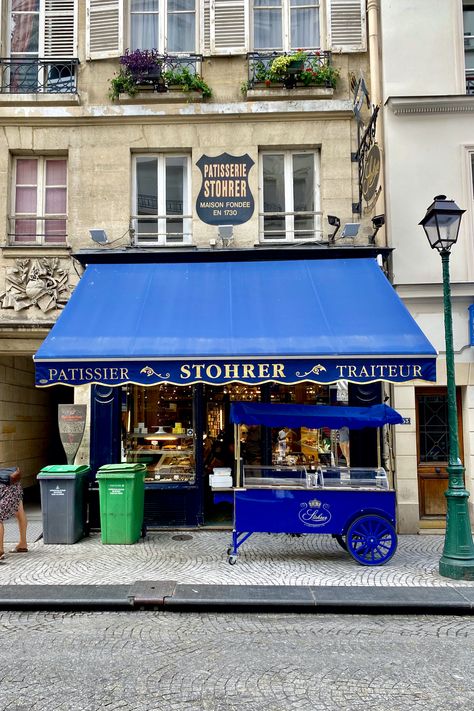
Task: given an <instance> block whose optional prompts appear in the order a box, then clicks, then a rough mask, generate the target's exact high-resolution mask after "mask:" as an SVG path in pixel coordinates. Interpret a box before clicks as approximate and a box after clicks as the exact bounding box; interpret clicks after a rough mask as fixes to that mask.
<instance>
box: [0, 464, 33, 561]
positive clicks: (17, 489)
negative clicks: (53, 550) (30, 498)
mask: <svg viewBox="0 0 474 711" xmlns="http://www.w3.org/2000/svg"><path fill="white" fill-rule="evenodd" d="M1 473H3V474H5V475H6V476H5V478H4V477H0V562H1V563H3V562H5V550H4V537H5V527H4V525H3V524H4V521H7V520H8V519H9V518H12V517H13V516H15V517H16V519H17V521H18V528H19V531H20V540H19V542H18V545H17V546H15V548H14V549H13V550H12V551H11V552H12V553H27V552H28V544H27V542H26V529H27V526H28V521H27V519H26V514H25V510H24V508H23V489H22V487H21V483H20V480H21V473H20V470H19V469H18V467H17V468H16V469H4V470H3V472H0V474H1ZM8 475H9V476H8ZM2 479H3V480H7V481H8V479H9V481H10V483H3V482H2Z"/></svg>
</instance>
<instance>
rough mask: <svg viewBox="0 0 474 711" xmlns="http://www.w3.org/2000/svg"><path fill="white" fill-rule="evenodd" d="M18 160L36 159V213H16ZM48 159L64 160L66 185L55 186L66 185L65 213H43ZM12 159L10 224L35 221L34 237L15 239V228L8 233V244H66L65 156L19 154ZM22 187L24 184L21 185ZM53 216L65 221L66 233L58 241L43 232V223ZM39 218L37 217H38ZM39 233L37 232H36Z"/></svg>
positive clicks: (67, 195) (67, 197) (67, 194)
mask: <svg viewBox="0 0 474 711" xmlns="http://www.w3.org/2000/svg"><path fill="white" fill-rule="evenodd" d="M19 160H36V161H37V166H36V178H37V183H36V186H35V187H36V213H35V214H34V215H33V214H32V213H29V212H28V213H17V212H16V187H17V166H18V161H19ZM48 160H64V161H66V185H65V186H63V185H58V186H56V187H66V214H65V215H62V214H58V213H48V214H46V213H45V207H46V162H47V161H48ZM13 161H14V166H13V171H12V173H13V175H12V194H11V206H12V211H11V217H12V218H13V219H12V223H11V224H12V225H15V227H16V220H17V219H18V220H28V219H35V221H36V239H31V240H29V241H28V242H27V241H25V240H17V239H16V234H15V232H16V229H15V230H14V231H13V232H11V233H10V234H9V244H10V245H15V246H16V245H25V246H27V245H33V244H38V245H41V246H46V247H49V246H54V245H65V244H67V239H68V235H67V228H68V199H69V190H68V181H67V179H68V170H67V156H65V155H58V156H54V155H45V156H37V155H36V156H29V155H21V156H14V157H13ZM22 187H24V186H22ZM48 187H49V188H51V187H54V186H52V185H48ZM54 217H58V218H59V219H64V221H65V222H66V235H65V236H64V239H60V240H58V241H56V242H55V241H53V240H52V239H49V240H46V234H45V226H44V223H45V222H46V220H48V219H52V218H54ZM38 218H39V219H38ZM38 233H39V234H38Z"/></svg>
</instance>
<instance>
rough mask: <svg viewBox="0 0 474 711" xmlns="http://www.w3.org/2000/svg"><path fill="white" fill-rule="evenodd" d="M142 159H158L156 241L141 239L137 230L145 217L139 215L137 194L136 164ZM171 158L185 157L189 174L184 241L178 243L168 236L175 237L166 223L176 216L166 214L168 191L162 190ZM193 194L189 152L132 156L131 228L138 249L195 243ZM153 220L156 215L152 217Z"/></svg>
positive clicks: (184, 192)
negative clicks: (167, 228)
mask: <svg viewBox="0 0 474 711" xmlns="http://www.w3.org/2000/svg"><path fill="white" fill-rule="evenodd" d="M140 158H156V159H157V215H156V220H157V230H158V233H157V236H156V239H153V240H151V239H150V240H146V239H143V238H142V239H140V233H139V230H138V224H139V219H140V218H141V217H142V218H143V217H144V216H143V215H139V214H138V209H137V201H138V191H137V164H138V159H140ZM168 158H184V159H185V160H186V163H185V167H186V175H185V178H184V181H183V182H184V184H183V214H182V219H183V232H182V241H181V242H177V241H176V240H173V239H169V238H168V237H169V236H171V237H172V236H173V234H175V233H172V232H171V233H168V232H167V231H166V221H167V220H168V219H173V218H176V217H177V216H176V215H172V214H167V213H166V190H162V189H161V187H162V186H163V185H164V186H165V188H166V160H167V159H168ZM191 200H192V194H191V155H190V153H184V152H176V151H172V152H171V151H170V152H167V151H161V152H152V153H135V154H134V155H133V156H132V211H131V218H130V224H131V225H132V229H133V230H134V232H133V235H134V237H133V241H134V244H135V245H136V246H140V247H188V246H189V245H191V244H192V243H193V214H192V205H191ZM150 217H151V218H154V217H155V215H153V216H151V215H150Z"/></svg>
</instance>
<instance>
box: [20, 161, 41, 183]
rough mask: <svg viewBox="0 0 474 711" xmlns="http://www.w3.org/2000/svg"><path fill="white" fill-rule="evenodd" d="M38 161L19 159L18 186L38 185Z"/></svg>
mask: <svg viewBox="0 0 474 711" xmlns="http://www.w3.org/2000/svg"><path fill="white" fill-rule="evenodd" d="M37 165H38V161H37V160H35V159H29V158H25V159H19V160H17V162H16V184H17V185H36V170H37Z"/></svg>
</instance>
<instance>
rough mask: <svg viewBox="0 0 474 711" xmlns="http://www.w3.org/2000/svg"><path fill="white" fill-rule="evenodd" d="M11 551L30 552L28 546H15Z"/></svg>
mask: <svg viewBox="0 0 474 711" xmlns="http://www.w3.org/2000/svg"><path fill="white" fill-rule="evenodd" d="M10 553H28V548H19V547H18V546H17V547H16V548H13V550H11V551H10Z"/></svg>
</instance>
